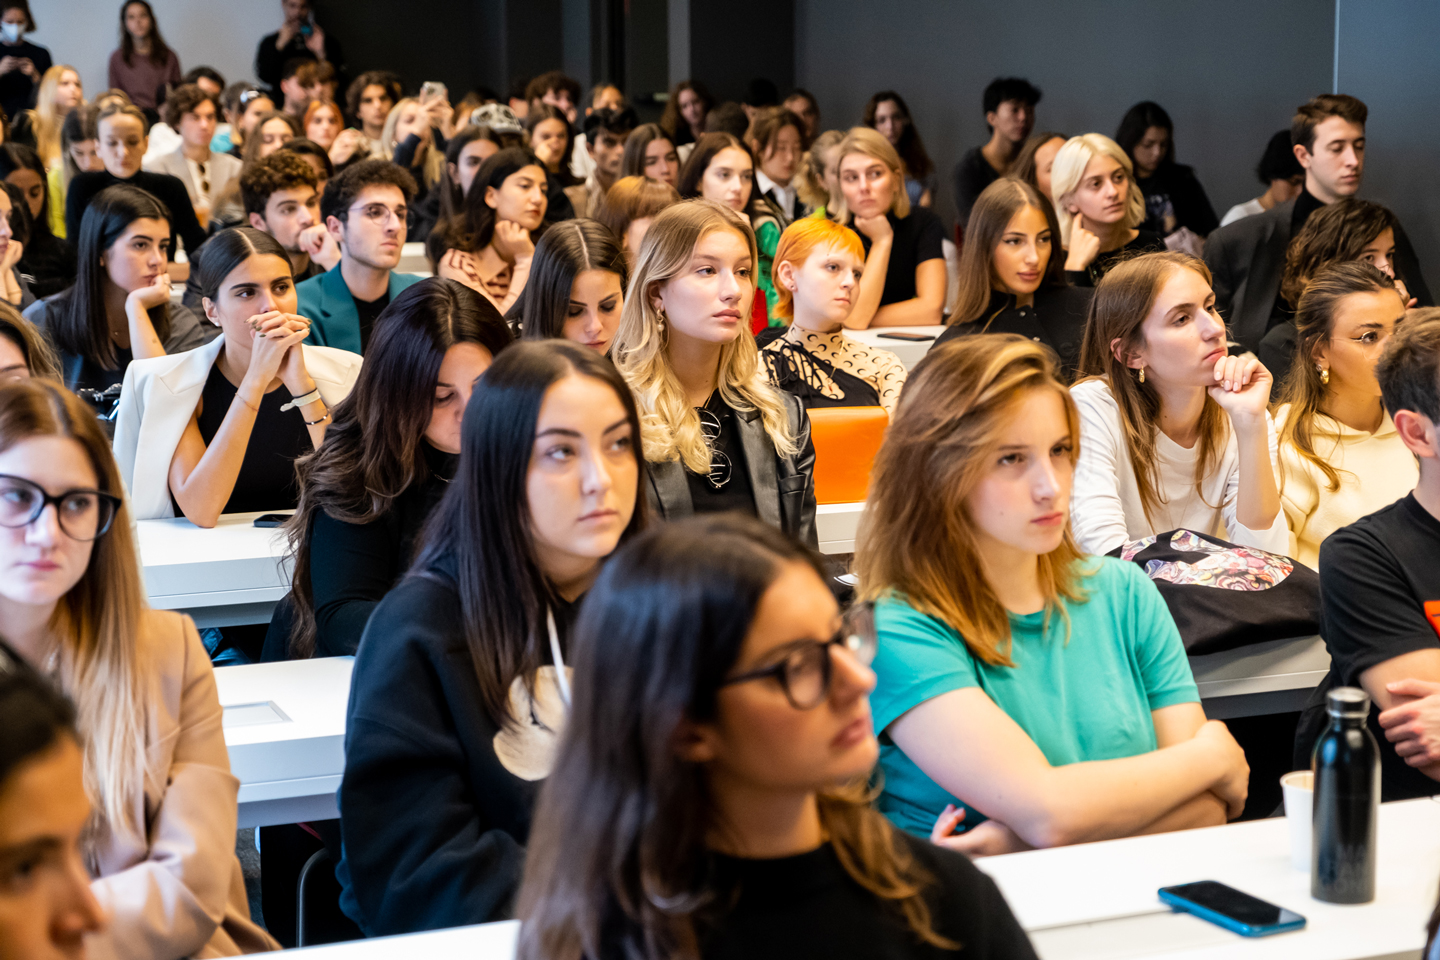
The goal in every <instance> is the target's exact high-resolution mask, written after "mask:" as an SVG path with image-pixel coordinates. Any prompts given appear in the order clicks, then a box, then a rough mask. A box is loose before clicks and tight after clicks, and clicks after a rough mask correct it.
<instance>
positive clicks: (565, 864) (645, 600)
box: [518, 516, 1034, 960]
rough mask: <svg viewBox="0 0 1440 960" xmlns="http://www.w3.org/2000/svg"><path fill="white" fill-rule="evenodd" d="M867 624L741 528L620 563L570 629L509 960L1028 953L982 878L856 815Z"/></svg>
mask: <svg viewBox="0 0 1440 960" xmlns="http://www.w3.org/2000/svg"><path fill="white" fill-rule="evenodd" d="M868 614H869V610H868V609H867V608H854V609H852V612H851V613H850V614H849V615H848V616H846V617H844V618H842V617H841V616H840V612H839V611H838V610H837V609H836V606H835V600H834V599H833V597H832V596H831V595H830V591H829V590H828V589H826V587H825V576H824V574H823V573H822V571H821V569H820V567H819V565H818V564H817V562H816V558H815V557H814V556H813V555H811V554H809V553H807V552H806V551H804V550H803V549H801V548H799V547H797V546H796V545H795V544H794V543H793V542H791V541H790V540H788V539H786V538H785V537H784V536H782V535H781V534H780V533H779V532H778V531H776V530H774V529H771V528H768V527H766V526H765V525H763V524H760V523H758V522H756V521H754V520H750V519H748V518H744V517H734V516H726V517H706V518H692V519H690V520H684V521H680V522H678V523H674V524H668V525H666V526H664V527H661V528H660V529H658V530H654V531H651V532H650V533H647V534H645V535H644V536H643V537H640V538H639V539H638V540H636V542H635V543H634V544H632V545H630V546H628V547H626V548H625V549H624V550H622V551H621V552H620V553H619V554H618V555H617V556H616V557H615V558H614V559H613V560H612V561H611V562H610V563H609V564H608V565H607V566H606V568H605V571H604V573H602V574H601V575H600V579H599V581H598V582H597V583H596V585H595V588H594V590H593V591H591V596H590V597H589V599H587V601H586V603H585V612H584V615H583V616H582V617H581V619H580V622H579V624H577V626H576V635H575V691H574V707H573V710H574V718H573V721H572V723H571V724H570V725H569V726H568V728H567V732H566V735H565V737H564V738H563V740H562V743H561V747H560V752H559V756H558V757H557V759H556V762H555V770H554V775H553V776H552V777H551V778H550V779H549V780H548V781H547V782H546V784H545V787H544V789H543V790H542V792H541V797H540V805H539V808H538V810H537V812H536V816H535V826H534V829H533V831H532V836H533V838H534V839H533V841H532V842H531V845H530V850H529V857H528V862H527V864H526V871H525V885H524V886H523V887H522V888H521V892H520V897H519V903H518V907H519V910H518V912H519V914H520V917H521V919H522V921H523V923H522V926H521V933H520V946H519V951H518V955H519V956H520V957H522V958H524V960H553V958H561V957H566V958H569V957H579V956H582V955H585V956H591V957H622V956H625V957H646V958H656V960H658V958H662V957H674V956H696V957H710V958H716V957H742V956H743V957H753V958H756V960H768V958H772V957H775V958H778V957H795V956H803V955H811V956H828V957H837V958H840V957H893V958H911V957H914V958H919V957H936V956H949V955H954V951H956V950H957V949H958V948H959V947H960V945H962V944H963V946H964V951H963V953H960V954H959V955H960V956H964V955H970V956H975V957H982V956H983V957H991V958H996V960H1002V958H1005V960H1009V958H1029V957H1033V956H1034V952H1033V951H1032V949H1031V947H1030V944H1029V941H1028V940H1027V939H1026V937H1025V934H1024V932H1023V931H1022V930H1021V929H1020V925H1019V924H1018V923H1017V922H1016V921H1015V918H1014V916H1013V915H1012V914H1011V913H1010V909H1009V907H1008V906H1007V905H1006V903H1005V901H1004V899H1003V898H1002V897H1001V896H1000V893H999V891H998V890H997V889H996V887H995V884H994V883H993V882H992V881H991V880H989V879H988V878H986V877H985V875H984V874H982V873H981V872H980V871H979V870H977V869H976V868H975V867H974V866H972V865H971V864H970V862H969V861H968V860H967V859H966V858H965V857H963V856H960V855H958V854H955V853H951V852H950V851H947V850H942V849H939V848H938V847H936V846H934V845H932V844H929V843H926V842H924V841H923V840H918V839H916V838H913V837H910V836H907V835H905V834H904V833H902V832H900V831H898V830H895V829H893V828H892V827H891V826H890V825H889V824H888V823H886V822H885V820H884V818H883V817H882V816H881V815H880V814H878V813H877V812H875V810H874V809H873V808H872V807H871V806H870V804H869V803H868V802H867V800H868V797H867V796H866V792H865V782H866V779H867V778H868V776H869V775H870V772H871V769H872V767H873V766H874V764H875V757H876V754H877V752H878V749H879V748H878V745H877V743H876V740H875V735H874V733H873V732H872V731H871V727H870V711H869V707H868V705H867V703H866V693H868V692H869V691H870V690H871V688H872V687H873V686H874V683H875V676H874V674H873V673H872V672H871V671H870V669H869V667H868V666H867V664H868V663H869V661H870V659H871V658H872V657H873V656H874V655H875V635H874V630H873V623H871V622H869V620H870V618H869V617H868ZM641 810H643V811H644V814H643V816H636V815H633V813H632V812H633V811H641ZM617 865H621V866H619V867H618V868H617Z"/></svg>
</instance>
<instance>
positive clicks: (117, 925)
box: [85, 610, 280, 960]
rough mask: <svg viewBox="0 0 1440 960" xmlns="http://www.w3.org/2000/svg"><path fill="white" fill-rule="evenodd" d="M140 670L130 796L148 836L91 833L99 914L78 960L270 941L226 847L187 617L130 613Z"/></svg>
mask: <svg viewBox="0 0 1440 960" xmlns="http://www.w3.org/2000/svg"><path fill="white" fill-rule="evenodd" d="M138 654H139V655H138V657H137V658H136V663H137V666H139V667H140V668H141V669H142V670H143V671H145V672H144V674H142V675H143V676H146V677H147V681H146V682H147V685H148V690H147V691H146V695H145V702H146V704H147V705H148V706H149V711H150V712H149V717H148V720H147V725H146V726H147V729H146V737H145V748H146V749H145V759H146V763H145V789H144V793H143V794H137V795H136V796H135V797H134V799H133V803H134V810H135V812H136V814H137V815H138V816H139V818H140V820H139V822H141V823H143V824H144V825H145V829H146V832H147V833H148V835H149V839H148V845H147V844H142V843H138V842H135V841H133V840H128V839H125V838H122V837H118V836H115V835H110V836H107V837H103V838H101V840H100V842H99V843H98V844H97V846H96V848H95V850H94V853H93V855H92V861H91V863H90V869H91V872H92V874H93V875H94V876H96V877H97V878H98V879H96V880H95V881H94V882H93V883H92V888H93V889H94V891H95V896H96V898H97V899H98V900H99V901H100V904H101V906H103V907H104V908H105V910H106V912H107V913H108V914H109V915H110V925H109V927H108V928H107V929H106V930H105V931H104V932H102V933H99V934H95V935H92V936H90V937H87V938H86V943H85V947H86V950H87V956H88V957H89V960H109V958H117V960H119V958H126V960H128V958H134V960H174V958H179V957H226V956H234V955H236V954H240V953H254V952H258V951H261V950H278V949H279V947H280V945H279V944H278V943H276V942H275V940H274V939H272V938H271V937H270V935H269V934H267V933H266V932H265V931H264V930H262V929H261V928H260V927H259V926H257V925H256V924H255V923H253V922H251V920H250V908H249V905H248V902H247V901H246V898H245V880H244V877H243V876H242V875H241V873H240V861H239V860H238V859H237V858H236V856H235V823H236V798H237V796H238V794H239V790H240V781H239V780H237V779H236V778H235V777H234V776H233V775H231V773H230V757H229V754H228V753H227V752H226V749H225V734H224V732H223V730H222V729H221V717H222V711H221V708H220V698H219V695H218V693H217V692H216V687H215V674H214V671H213V670H212V669H211V667H210V658H209V657H207V656H206V654H205V648H204V646H202V645H201V643H200V636H199V634H198V633H196V631H195V624H194V622H193V621H192V620H191V619H190V618H189V617H187V616H183V615H181V614H178V613H173V612H170V611H165V610H147V611H146V612H145V613H144V614H143V617H142V620H141V628H140V637H139V650H138Z"/></svg>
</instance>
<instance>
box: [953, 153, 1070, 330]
mask: <svg viewBox="0 0 1440 960" xmlns="http://www.w3.org/2000/svg"><path fill="white" fill-rule="evenodd" d="M1025 207H1034V208H1035V209H1036V210H1039V211H1040V212H1041V214H1043V215H1044V217H1045V222H1046V223H1047V224H1048V225H1049V227H1050V259H1049V260H1048V261H1047V262H1046V264H1045V273H1044V276H1043V277H1042V278H1041V280H1040V283H1041V285H1042V286H1046V287H1063V286H1065V270H1064V267H1065V256H1064V253H1063V252H1062V251H1061V250H1060V225H1059V224H1058V223H1057V222H1056V220H1055V208H1054V207H1052V206H1051V205H1050V204H1049V202H1047V201H1046V200H1045V199H1044V198H1043V197H1041V196H1040V191H1039V190H1037V189H1035V187H1033V186H1031V185H1030V183H1028V182H1027V181H1025V180H1018V179H1016V178H1014V177H1001V178H1000V179H999V180H996V181H995V182H994V183H992V184H990V186H988V187H986V188H985V189H984V190H982V191H981V192H980V196H979V197H977V198H976V199H975V206H974V207H972V208H971V210H970V222H969V223H968V224H966V226H965V245H964V247H962V248H961V250H960V271H959V273H960V277H959V279H960V291H959V299H958V300H957V301H956V303H955V309H954V310H953V311H952V312H951V314H950V323H969V322H970V321H972V320H978V319H980V318H981V316H982V315H983V314H984V313H985V308H986V307H988V306H989V305H990V296H991V291H992V290H995V289H998V288H997V287H996V286H995V248H996V247H998V246H999V245H1000V238H1001V237H1003V236H1004V235H1005V228H1006V227H1007V226H1008V225H1009V223H1010V219H1011V218H1012V217H1014V216H1015V214H1016V213H1018V212H1019V211H1020V210H1022V209H1023V208H1025ZM982 332H983V331H982Z"/></svg>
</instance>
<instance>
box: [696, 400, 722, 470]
mask: <svg viewBox="0 0 1440 960" xmlns="http://www.w3.org/2000/svg"><path fill="white" fill-rule="evenodd" d="M695 412H696V413H698V414H699V415H700V435H701V436H702V437H704V438H705V446H707V447H709V448H710V473H709V474H708V475H707V476H706V479H707V480H709V481H710V486H712V487H714V488H715V489H716V490H719V489H720V488H721V487H723V486H725V484H727V483H729V482H730V457H729V455H727V454H726V453H725V451H723V450H718V449H716V447H715V444H717V443H718V442H719V441H720V418H719V417H718V416H716V415H715V414H714V413H712V412H711V411H709V410H707V409H705V408H704V407H697V408H696V410H695Z"/></svg>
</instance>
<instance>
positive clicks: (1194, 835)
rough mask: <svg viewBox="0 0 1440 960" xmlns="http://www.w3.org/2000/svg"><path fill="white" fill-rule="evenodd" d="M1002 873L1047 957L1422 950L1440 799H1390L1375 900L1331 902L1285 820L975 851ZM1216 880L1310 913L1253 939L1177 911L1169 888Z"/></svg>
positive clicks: (1432, 892)
mask: <svg viewBox="0 0 1440 960" xmlns="http://www.w3.org/2000/svg"><path fill="white" fill-rule="evenodd" d="M976 865H977V866H979V867H980V868H981V869H982V870H984V871H985V872H986V873H988V874H990V876H991V877H993V878H994V879H995V882H996V883H998V884H999V885H1000V889H1001V891H1002V892H1003V893H1004V894H1005V898H1006V900H1007V901H1008V902H1009V904H1010V908H1011V909H1012V910H1014V911H1015V915H1016V917H1017V918H1018V919H1019V920H1020V925H1021V926H1023V927H1024V928H1025V929H1026V931H1027V932H1028V933H1029V934H1030V936H1031V939H1032V941H1033V942H1034V944H1035V948H1036V952H1037V953H1038V954H1039V955H1040V956H1041V957H1042V958H1044V960H1090V958H1096V960H1099V958H1106V960H1116V958H1139V957H1165V958H1171V960H1181V958H1184V960H1230V958H1235V960H1242V958H1250V957H1254V958H1264V960H1301V958H1304V960H1357V958H1371V957H1376V958H1378V957H1403V956H1418V955H1419V954H1418V951H1419V950H1420V948H1421V947H1422V946H1423V945H1424V925H1425V921H1426V920H1427V919H1428V917H1429V915H1430V911H1431V910H1432V909H1433V908H1434V906H1435V896H1436V878H1437V876H1440V803H1436V802H1435V801H1433V800H1409V801H1404V802H1400V803H1387V804H1383V805H1382V806H1381V808H1380V829H1379V865H1378V882H1377V884H1376V888H1377V889H1376V898H1375V900H1374V901H1373V902H1371V903H1369V904H1364V905H1355V906H1341V905H1336V904H1329V903H1321V902H1320V901H1318V900H1315V899H1313V898H1311V896H1310V874H1309V872H1308V871H1301V870H1296V869H1294V868H1293V867H1292V866H1291V865H1290V838H1289V832H1288V825H1287V823H1286V821H1285V820H1284V818H1275V819H1270V820H1258V821H1250V822H1247V823H1234V824H1229V825H1227V826H1223V827H1212V828H1210V829H1206V830H1188V831H1182V832H1179V833H1167V834H1162V835H1160V836H1154V837H1134V838H1130V839H1126V840H1108V841H1104V842H1102V843H1087V844H1079V845H1076V846H1073V847H1059V848H1056V849H1053V850H1037V851H1033V852H1029V853H1016V854H1009V855H1007V856H1003V857H990V858H985V859H981V860H977V861H976ZM1195 880H1218V881H1220V882H1221V883H1226V884H1229V885H1230V886H1232V887H1235V888H1237V889H1240V890H1243V891H1244V892H1246V893H1249V894H1251V895H1253V896H1257V897H1260V898H1261V899H1263V900H1268V901H1270V902H1271V903H1275V904H1279V905H1280V906H1282V907H1286V908H1288V909H1290V910H1294V911H1296V912H1297V913H1299V914H1301V915H1302V916H1304V917H1305V918H1306V920H1307V921H1308V922H1307V925H1306V927H1305V929H1304V930H1300V931H1295V932H1292V933H1282V934H1277V935H1274V936H1270V937H1262V938H1256V939H1247V938H1244V937H1240V936H1239V935H1237V934H1233V933H1230V932H1229V931H1226V930H1223V929H1221V928H1220V927H1218V926H1215V925H1214V924H1211V923H1207V922H1206V921H1203V920H1200V919H1198V918H1196V917H1192V916H1188V915H1185V914H1176V913H1172V912H1171V911H1170V909H1169V907H1167V906H1166V905H1165V904H1163V903H1161V902H1160V900H1159V898H1158V897H1157V895H1156V891H1157V890H1159V889H1160V888H1161V887H1165V886H1172V885H1174V884H1180V883H1189V882H1192V881H1195Z"/></svg>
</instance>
